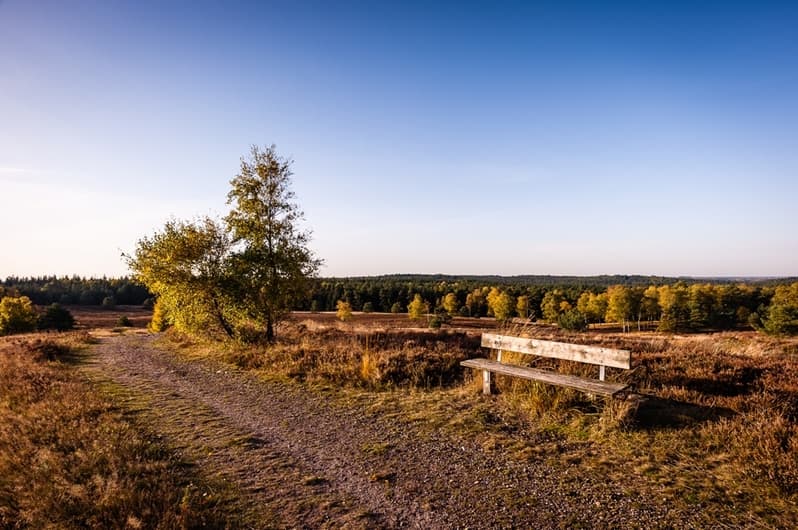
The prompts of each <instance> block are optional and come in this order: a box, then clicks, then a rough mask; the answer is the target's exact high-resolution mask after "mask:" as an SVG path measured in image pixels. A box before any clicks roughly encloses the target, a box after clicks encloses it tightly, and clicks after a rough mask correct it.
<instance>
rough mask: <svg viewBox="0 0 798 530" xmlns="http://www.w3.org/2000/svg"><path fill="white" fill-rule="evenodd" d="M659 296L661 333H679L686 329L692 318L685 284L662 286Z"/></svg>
mask: <svg viewBox="0 0 798 530" xmlns="http://www.w3.org/2000/svg"><path fill="white" fill-rule="evenodd" d="M657 292H658V294H659V307H660V312H661V316H660V319H659V328H658V329H659V330H660V331H677V330H679V329H681V328H682V327H684V325H685V323H686V322H687V320H688V318H689V316H690V310H689V308H688V307H687V287H686V286H685V285H684V284H676V285H672V286H671V285H661V286H660V287H658V288H657Z"/></svg>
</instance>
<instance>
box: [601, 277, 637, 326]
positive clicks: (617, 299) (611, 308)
mask: <svg viewBox="0 0 798 530" xmlns="http://www.w3.org/2000/svg"><path fill="white" fill-rule="evenodd" d="M605 318H606V321H607V322H618V323H619V324H621V326H622V328H623V331H624V332H626V331H629V321H630V320H631V319H632V292H631V290H630V289H629V288H628V287H626V286H624V285H613V286H610V287H608V288H607V315H606V317H605Z"/></svg>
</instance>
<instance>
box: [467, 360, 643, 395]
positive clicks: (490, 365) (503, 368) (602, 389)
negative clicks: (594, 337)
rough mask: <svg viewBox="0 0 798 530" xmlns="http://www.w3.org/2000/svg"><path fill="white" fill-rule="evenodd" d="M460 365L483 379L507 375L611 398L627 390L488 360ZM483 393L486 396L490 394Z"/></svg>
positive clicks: (602, 382)
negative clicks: (475, 372) (496, 375)
mask: <svg viewBox="0 0 798 530" xmlns="http://www.w3.org/2000/svg"><path fill="white" fill-rule="evenodd" d="M460 365H461V366H466V367H468V368H476V369H478V370H483V377H484V373H485V372H493V373H496V374H503V375H509V376H512V377H520V378H522V379H530V380H534V381H541V382H544V383H549V384H552V385H557V386H562V387H567V388H574V389H576V390H580V391H582V392H586V393H588V394H596V395H600V396H608V397H611V396H613V395H615V394H617V393H618V392H621V391H623V390H625V389H626V388H628V385H625V384H623V383H608V382H606V381H597V380H595V379H584V378H582V377H577V376H575V375H565V374H558V373H554V372H548V371H546V370H538V369H537V368H529V367H526V366H516V365H513V364H502V363H499V362H496V361H492V360H490V359H468V360H466V361H462V362H461V363H460ZM483 383H484V379H483ZM484 391H485V388H484V384H483V392H484ZM485 393H486V394H487V393H490V392H485Z"/></svg>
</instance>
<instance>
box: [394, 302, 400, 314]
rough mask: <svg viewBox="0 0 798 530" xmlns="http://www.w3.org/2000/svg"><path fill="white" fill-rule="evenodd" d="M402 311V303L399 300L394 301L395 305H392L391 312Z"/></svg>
mask: <svg viewBox="0 0 798 530" xmlns="http://www.w3.org/2000/svg"><path fill="white" fill-rule="evenodd" d="M401 312H402V304H400V303H399V302H394V303H393V305H392V306H391V313H393V314H394V315H397V314H399V313H401Z"/></svg>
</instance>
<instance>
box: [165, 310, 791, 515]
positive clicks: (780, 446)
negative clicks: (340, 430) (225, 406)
mask: <svg viewBox="0 0 798 530" xmlns="http://www.w3.org/2000/svg"><path fill="white" fill-rule="evenodd" d="M281 331H282V337H283V339H282V340H281V342H280V343H278V344H276V345H272V346H260V347H254V346H247V347H244V346H240V345H225V346H219V345H218V344H217V345H210V344H207V343H194V342H191V341H186V340H183V341H182V342H180V341H178V342H179V346H178V348H179V349H181V350H183V351H184V352H192V354H198V355H205V356H214V357H216V358H220V357H221V358H223V359H224V360H226V361H227V362H231V363H235V364H238V365H239V366H243V367H245V368H250V369H254V370H257V371H259V372H260V373H262V374H267V376H268V377H279V378H281V379H283V380H293V381H295V382H298V383H300V384H302V385H303V386H305V387H306V388H308V389H311V390H316V391H320V392H324V393H325V394H329V395H330V397H331V400H330V401H331V403H332V402H337V403H339V404H343V406H360V407H362V408H364V409H366V410H368V411H370V412H371V413H373V414H375V415H379V416H381V417H383V418H391V419H394V420H395V421H397V422H408V423H413V424H414V426H415V427H417V428H418V429H419V430H420V431H421V432H427V433H428V434H429V435H430V436H435V435H437V433H440V432H445V433H447V435H449V436H454V437H458V436H460V437H466V438H469V439H475V440H477V441H478V442H479V443H480V444H481V445H482V447H483V448H484V449H485V450H486V451H501V452H504V453H507V454H510V455H512V456H514V457H515V458H519V459H522V460H529V461H530V462H536V461H545V462H547V463H549V464H551V465H554V466H555V467H556V466H562V467H568V468H571V467H574V466H575V467H576V468H577V469H578V470H580V472H582V473H596V474H599V475H601V476H603V477H605V478H606V480H607V481H610V482H611V483H613V484H617V485H618V487H619V488H620V490H621V491H623V490H624V488H644V489H645V490H649V491H651V494H652V495H657V498H661V499H663V501H662V502H668V503H671V504H672V505H673V506H674V507H676V508H678V507H679V506H682V507H689V506H695V505H700V506H701V510H702V513H703V514H704V516H705V517H706V521H707V524H708V525H709V524H715V522H716V521H717V522H720V524H729V525H746V526H775V527H783V528H789V527H794V526H796V524H798V340H796V339H774V338H770V337H764V336H761V335H758V334H755V333H742V332H738V333H731V332H729V333H718V334H701V335H699V334H696V335H683V336H680V335H664V334H657V333H651V332H646V333H630V334H620V333H606V332H598V333H597V332H587V333H576V334H575V333H562V332H559V331H558V330H556V329H554V328H542V327H537V328H531V329H506V330H504V333H507V334H511V333H513V334H518V333H526V334H528V335H530V336H536V337H538V338H543V339H550V340H560V341H567V342H575V343H583V344H594V345H600V346H605V347H613V348H625V349H629V350H631V351H632V352H633V359H634V367H633V369H632V370H628V371H622V370H608V379H609V380H615V381H623V382H626V383H628V384H630V385H632V386H633V388H635V389H636V391H638V392H639V393H640V394H641V395H642V396H643V397H644V398H645V399H644V400H642V401H641V400H634V401H622V400H604V399H590V398H589V397H588V396H586V395H584V394H582V393H579V392H576V391H572V390H568V389H561V388H557V387H553V386H549V385H545V384H540V383H535V382H531V381H524V380H518V379H512V378H506V377H502V376H497V377H495V381H496V386H497V389H498V394H497V395H496V396H491V397H486V396H482V395H481V393H480V392H481V381H480V380H479V377H477V375H478V374H474V373H472V372H471V371H470V370H468V371H463V370H462V369H461V368H460V367H459V361H460V360H462V359H465V358H470V357H477V356H485V355H486V354H487V353H488V352H486V351H485V350H482V349H481V348H480V347H479V339H478V336H477V335H475V334H468V333H463V332H459V333H456V332H451V331H448V332H447V331H438V332H430V331H424V330H390V329H388V330H386V329H369V330H358V329H352V330H349V331H347V330H346V329H344V328H342V327H340V326H338V325H336V326H335V327H324V326H320V325H318V324H315V325H311V324H308V323H299V324H292V325H290V326H287V327H286V328H284V329H282V330H281ZM504 359H505V360H507V361H509V362H517V363H526V364H528V363H535V366H538V367H543V368H546V367H551V368H555V369H557V370H558V371H562V372H565V373H573V374H577V375H583V376H590V377H596V376H597V373H595V372H597V369H596V368H595V367H590V366H585V365H581V364H579V363H568V362H563V361H552V360H535V359H534V358H533V357H531V356H524V357H523V358H522V357H520V356H519V357H517V358H515V357H513V356H512V355H508V354H505V357H504ZM387 449H389V448H388V447H385V448H384V449H383V447H382V446H381V445H380V444H373V445H368V446H364V447H363V451H364V452H368V453H374V454H378V453H379V452H380V451H382V450H387Z"/></svg>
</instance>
